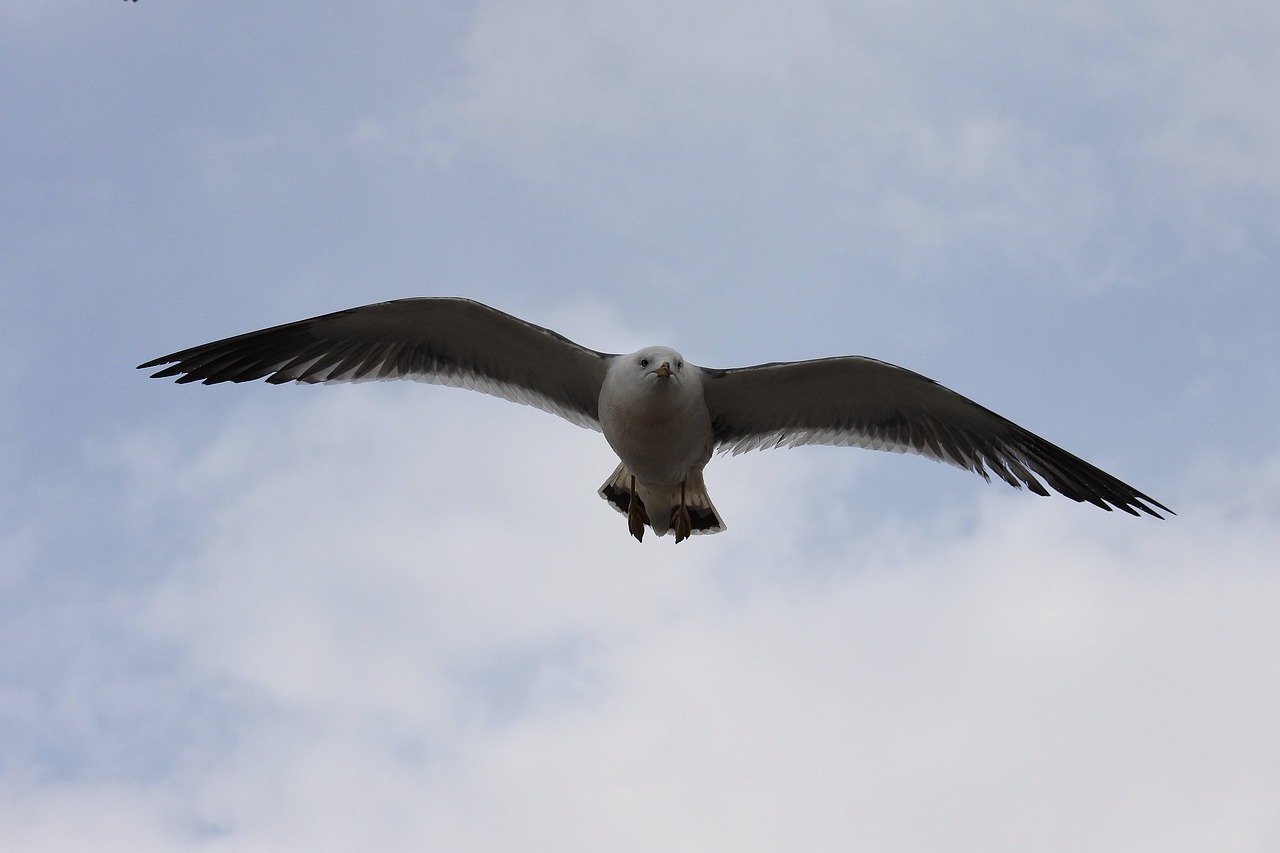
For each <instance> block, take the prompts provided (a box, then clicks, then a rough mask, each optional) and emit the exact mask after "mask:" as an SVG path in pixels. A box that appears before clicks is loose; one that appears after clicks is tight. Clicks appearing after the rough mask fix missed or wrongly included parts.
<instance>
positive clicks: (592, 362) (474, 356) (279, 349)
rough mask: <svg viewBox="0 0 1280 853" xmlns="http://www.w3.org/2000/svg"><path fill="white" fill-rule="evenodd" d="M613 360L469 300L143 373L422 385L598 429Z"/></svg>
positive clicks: (200, 351) (344, 316)
mask: <svg viewBox="0 0 1280 853" xmlns="http://www.w3.org/2000/svg"><path fill="white" fill-rule="evenodd" d="M611 358H613V356H612V355H609V354H607V353H600V352H596V351H594V350H590V349H587V348H586V347H582V346H579V345H578V344H575V343H574V342H573V341H571V340H569V339H568V338H566V337H564V336H562V335H559V334H556V333H555V332H553V331H551V330H550V329H544V328H542V327H541V326H535V325H534V324H532V323H526V322H525V321H524V320H521V319H519V318H517V317H513V316H511V315H510V314H504V313H503V312H501V311H498V310H496V309H494V308H490V307H489V306H487V305H483V304H481V303H479V302H473V301H471V300H469V299H399V300H395V301H393V302H380V303H377V304H375V305H365V306H363V307H360V308H351V309H349V310H347V311H338V312H336V313H334V314H325V315H324V316H321V317H313V318H311V319H309V320H300V321H298V322H296V323H287V324H285V325H283V326H275V327H273V328H270V329H263V330H262V331H258V332H249V333H248V334H244V335H237V336H236V337H234V338H227V339H225V340H221V341H214V342H213V343H209V344H203V345H201V346H198V347H192V348H191V349H185V350H182V351H181V352H175V353H173V354H172V355H166V356H163V357H161V358H157V359H153V360H152V361H148V362H147V363H145V364H141V365H139V368H140V369H147V368H152V367H160V366H162V365H169V366H168V367H165V368H164V369H163V370H160V371H158V372H156V373H153V374H152V376H153V377H166V376H177V377H179V378H178V380H177V381H178V382H180V383H182V382H203V383H204V384H206V385H212V384H215V383H218V382H249V381H252V380H255V379H266V381H267V382H272V383H282V382H307V383H313V382H361V381H367V380H373V379H416V380H418V381H421V382H430V383H433V384H437V385H455V386H459V387H462V388H470V389H472V390H474V391H481V392H483V393H485V394H492V395H493V396H495V397H503V398H505V399H507V400H512V401H514V402H517V403H526V404H528V405H531V406H536V407H538V408H540V409H543V410H545V411H548V412H551V413H552V414H556V415H560V416H561V417H563V418H566V419H568V420H570V421H572V422H574V423H576V424H579V425H581V426H586V427H591V428H592V429H599V428H600V426H599V408H598V407H599V397H600V386H601V384H602V383H603V382H604V374H605V369H606V365H607V363H608V361H609V359H611Z"/></svg>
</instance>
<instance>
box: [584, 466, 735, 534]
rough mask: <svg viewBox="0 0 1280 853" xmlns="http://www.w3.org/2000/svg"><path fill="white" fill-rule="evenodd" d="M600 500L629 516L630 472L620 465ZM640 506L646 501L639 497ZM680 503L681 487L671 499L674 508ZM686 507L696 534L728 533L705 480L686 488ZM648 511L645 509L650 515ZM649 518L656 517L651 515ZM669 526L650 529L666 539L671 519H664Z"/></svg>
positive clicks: (692, 480)
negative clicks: (723, 531)
mask: <svg viewBox="0 0 1280 853" xmlns="http://www.w3.org/2000/svg"><path fill="white" fill-rule="evenodd" d="M599 495H600V497H602V498H604V499H605V500H606V501H608V503H609V505H610V506H612V507H613V508H614V509H616V510H617V511H618V512H620V513H622V514H623V515H626V513H627V508H628V507H629V506H630V505H631V472H630V471H628V470H627V467H626V466H625V465H619V466H618V467H617V468H615V469H614V472H613V473H612V474H611V475H610V476H609V479H607V480H605V481H604V485H602V486H601V487H600V490H599ZM636 499H637V500H639V501H640V504H641V506H643V505H644V500H643V498H641V497H639V496H637V498H636ZM679 499H680V492H679V487H677V488H676V492H675V494H674V496H673V497H672V500H671V502H672V504H675V503H676V502H678V501H679ZM684 502H685V506H687V507H688V508H689V520H690V521H691V522H692V528H693V530H692V532H693V533H719V532H720V531H722V530H724V529H725V523H724V521H723V520H722V519H721V518H720V513H719V512H718V511H716V507H715V504H713V503H711V496H710V495H708V494H707V487H706V485H705V484H704V483H703V482H702V477H700V476H698V477H690V478H689V482H688V483H687V484H686V486H685V494H684ZM648 509H649V508H648V507H645V510H646V512H648ZM649 515H650V517H652V516H653V513H652V512H649ZM663 521H665V522H666V523H665V524H664V523H662V522H659V523H658V524H657V525H653V524H651V525H650V527H651V528H652V529H653V531H654V532H655V533H657V534H658V535H659V536H664V535H666V532H667V531H668V530H669V529H670V526H671V525H670V519H663Z"/></svg>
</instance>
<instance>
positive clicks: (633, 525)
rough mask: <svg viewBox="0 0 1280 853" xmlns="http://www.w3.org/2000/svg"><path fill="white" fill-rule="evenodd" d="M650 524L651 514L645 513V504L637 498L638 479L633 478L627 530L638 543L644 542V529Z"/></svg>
mask: <svg viewBox="0 0 1280 853" xmlns="http://www.w3.org/2000/svg"><path fill="white" fill-rule="evenodd" d="M648 523H649V514H648V513H646V512H645V511H644V504H643V503H641V502H640V499H639V498H638V497H636V478H635V475H632V477H631V500H630V502H629V503H628V504H627V529H628V530H630V531H631V535H632V536H634V537H636V541H637V542H643V541H644V528H645V525H646V524H648Z"/></svg>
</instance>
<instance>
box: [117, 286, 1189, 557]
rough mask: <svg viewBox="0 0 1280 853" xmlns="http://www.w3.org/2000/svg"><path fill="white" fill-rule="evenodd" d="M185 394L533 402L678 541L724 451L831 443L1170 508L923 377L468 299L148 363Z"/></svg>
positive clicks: (365, 313)
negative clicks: (612, 466) (705, 354)
mask: <svg viewBox="0 0 1280 853" xmlns="http://www.w3.org/2000/svg"><path fill="white" fill-rule="evenodd" d="M161 365H169V366H168V367H165V368H164V369H162V370H160V371H158V372H157V373H155V374H153V375H154V376H157V377H165V376H178V377H179V378H178V382H180V383H185V382H195V381H201V382H204V383H205V384H213V383H218V382H245V381H250V380H255V379H265V380H266V381H267V382H271V383H280V382H289V381H295V382H303V383H317V382H358V381H364V380H370V379H417V380H420V381H425V382H431V383H434V384H441V385H457V386H462V387H465V388H471V389H473V390H477V391H482V392H484V393H487V394H493V395H495V396H499V397H504V398H506V399H509V400H513V401H515V402H520V403H527V404H530V405H534V406H537V407H539V408H542V409H545V410H547V411H549V412H552V413H553V414H557V415H560V416H561V417H564V418H566V419H567V420H570V421H572V422H574V423H576V424H578V425H580V426H586V427H590V428H593V429H598V430H600V431H601V432H602V433H603V434H604V437H605V439H606V440H607V441H608V442H609V446H610V447H612V448H613V450H614V452H615V453H617V454H618V458H619V460H620V462H621V464H620V465H619V466H618V468H617V469H616V470H615V471H614V473H613V474H612V475H611V476H610V477H609V479H608V480H606V481H605V483H604V485H603V486H602V487H601V488H600V495H601V497H603V498H604V499H605V500H607V501H608V502H609V503H610V504H612V505H613V506H614V507H615V508H617V509H618V510H619V511H620V512H623V513H625V514H627V516H628V526H629V529H630V531H631V533H632V535H634V536H635V537H636V538H637V539H641V538H642V536H643V531H644V527H646V526H648V527H650V528H651V529H652V530H653V531H654V533H656V534H657V535H659V536H661V535H664V534H665V533H666V532H667V531H668V530H674V531H675V534H676V541H680V540H682V539H684V538H686V537H687V536H689V535H690V534H691V533H715V532H719V531H720V530H723V529H724V523H723V521H722V520H721V519H720V516H719V514H718V513H717V512H716V510H715V507H714V506H713V505H712V504H711V500H710V497H709V496H708V495H707V491H706V487H705V485H704V483H703V476H702V471H703V468H704V467H705V466H706V464H707V462H708V461H709V460H710V459H711V456H712V453H713V451H715V450H717V449H718V450H721V451H729V452H732V453H739V452H741V451H743V450H749V449H752V448H757V447H778V446H795V445H800V444H835V445H852V446H859V447H868V448H872V449H877V450H893V451H898V452H909V453H917V454H920V455H923V456H927V457H930V458H932V459H936V460H938V461H942V462H947V463H950V464H952V465H956V466H958V467H961V468H966V469H968V470H971V471H974V472H976V473H978V474H980V475H982V476H983V477H984V478H988V479H989V473H995V474H996V475H997V476H998V477H1000V478H1001V479H1002V480H1004V481H1005V482H1007V483H1009V484H1010V485H1012V486H1015V487H1022V486H1026V487H1027V488H1029V489H1031V490H1032V491H1034V492H1036V493H1037V494H1041V495H1047V494H1048V491H1047V490H1046V489H1045V487H1044V485H1042V484H1041V482H1040V480H1039V479H1037V476H1038V477H1039V478H1041V479H1043V480H1044V481H1045V482H1046V483H1048V485H1049V486H1050V487H1052V488H1053V489H1055V490H1057V491H1058V492H1060V493H1061V494H1064V495H1066V496H1067V497H1069V498H1072V499H1073V500H1076V501H1086V502H1089V503H1092V504H1094V505H1095V506H1099V507H1101V508H1103V509H1106V510H1110V509H1112V507H1116V508H1119V509H1122V510H1124V511H1125V512H1128V513H1130V514H1132V515H1137V514H1138V513H1139V512H1143V513H1147V514H1148V515H1152V516H1156V517H1157V518H1158V517H1160V515H1159V513H1158V512H1156V509H1157V508H1158V509H1161V510H1164V511H1166V512H1171V510H1169V509H1168V507H1165V506H1164V505H1163V504H1161V503H1159V502H1158V501H1156V500H1154V499H1152V498H1150V497H1148V496H1147V495H1144V494H1143V493H1141V492H1139V491H1137V490H1136V489H1134V488H1133V487H1132V486H1128V485H1126V484H1125V483H1122V482H1121V481H1119V480H1117V479H1116V478H1115V477H1112V476H1111V475H1110V474H1107V473H1106V472H1104V471H1102V470H1100V469H1098V468H1095V467H1094V466H1092V465H1090V464H1089V463H1087V462H1085V461H1084V460H1082V459H1080V458H1078V457H1076V456H1073V455H1072V454H1070V453H1068V452H1067V451H1065V450H1063V449H1062V448H1060V447H1057V446H1055V445H1053V444H1051V443H1049V442H1047V441H1045V440H1044V439H1042V438H1040V437H1039V436H1036V435H1034V434H1033V433H1030V432H1028V431H1027V430H1025V429H1023V428H1022V427H1019V426H1018V425H1017V424H1014V423H1013V422H1011V421H1009V420H1006V419H1005V418H1002V417H1001V416H999V415H997V414H995V413H994V412H992V411H990V410H988V409H985V408H983V407H982V406H980V405H978V404H977V403H974V402H973V401H972V400H969V399H967V398H965V397H962V396H960V395H959V394H957V393H955V392H954V391H951V390H949V389H947V388H944V387H943V386H941V385H939V384H937V383H936V382H934V381H932V380H930V379H927V378H925V377H923V376H921V375H919V374H917V373H912V372H911V371H909V370H905V369H903V368H901V367H896V366H894V365H891V364H886V363H885V362H881V361H876V360H874V359H869V358H863V357H859V356H845V357H840V358H828V359H818V360H814V361H799V362H782V363H773V364H762V365H758V366H755V367H744V368H735V369H730V370H713V369H708V368H702V367H698V366H696V365H693V364H689V363H687V362H685V361H684V359H683V357H681V355H680V354H679V353H678V352H676V351H675V350H672V349H669V348H666V347H647V348H645V349H642V350H639V351H638V352H635V353H631V354H629V355H614V354H609V353H601V352H596V351H594V350H590V349H587V348H585V347H582V346H579V345H578V344H575V343H573V342H572V341H570V340H568V339H567V338H565V337H563V336H561V335H559V334H557V333H555V332H552V331H550V330H549V329H544V328H542V327H540V326H535V325H533V324H532V323H527V322H525V321H523V320H520V319H518V318H516V317H512V316H511V315H509V314H504V313H503V312H501V311H498V310H496V309H494V308H490V307H488V306H487V305H482V304H480V303H478V302H473V301H470V300H466V299H448V298H424V299H402V300H396V301H393V302H382V303H377V304H375V305H366V306H363V307H360V308H352V309H350V310H348V311H339V312H337V313H334V314H326V315H323V316H321V317H314V318H312V319H309V320H301V321H298V322H296V323H289V324H286V325H283V326H276V327H273V328H270V329H264V330H262V331H258V332H250V333H248V334H245V335H239V336H236V337H233V338H227V339H225V340H221V341H215V342H213V343H209V344H204V345H202V346H198V347H193V348H191V349H187V350H183V351H181V352H177V353H173V354H172V355H168V356H164V357H161V358H158V359H155V360H153V361H149V362H147V363H145V364H142V365H140V367H142V368H151V367H158V366H161Z"/></svg>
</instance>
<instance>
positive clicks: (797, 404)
mask: <svg viewBox="0 0 1280 853" xmlns="http://www.w3.org/2000/svg"><path fill="white" fill-rule="evenodd" d="M702 371H703V388H704V392H705V396H706V402H707V409H708V411H709V412H710V414H711V421H712V428H713V430H714V432H715V438H716V444H717V445H718V448H719V449H720V450H721V451H729V452H732V453H741V452H742V451H745V450H751V449H753V448H758V447H782V446H785V447H794V446H796V445H801V444H834V445H846V446H855V447H866V448H870V449H873V450H889V451H894V452H898V453H915V454H919V455H921V456H927V457H929V458H931V459H936V460H938V461H940V462H947V463H950V464H952V465H955V466H958V467H960V468H965V469H967V470H970V471H974V472H976V473H978V474H981V475H982V476H983V477H984V478H986V479H990V476H989V473H988V472H994V473H995V474H996V475H997V476H998V477H1000V479H1002V480H1004V481H1005V482H1006V483H1008V484H1009V485H1011V486H1014V487H1016V488H1021V487H1022V486H1026V487H1027V488H1028V489H1030V490H1031V491H1033V492H1035V493H1037V494H1041V495H1046V494H1048V492H1047V491H1045V488H1044V486H1043V485H1042V484H1041V483H1040V481H1039V480H1038V479H1037V476H1038V477H1040V478H1042V479H1043V480H1044V481H1045V482H1046V483H1048V484H1049V486H1050V487H1052V488H1053V489H1055V490H1056V491H1058V492H1060V493H1062V494H1063V495H1066V496H1067V497H1069V498H1071V499H1073V500H1076V501H1088V502H1089V503H1091V504H1094V505H1095V506H1099V507H1102V508H1103V509H1106V510H1110V509H1111V508H1112V507H1113V506H1114V507H1117V508H1119V509H1122V510H1124V511H1125V512H1128V513H1130V514H1132V515H1137V514H1138V512H1139V511H1141V512H1145V513H1148V514H1149V515H1154V516H1156V517H1160V514H1159V513H1158V512H1156V508H1159V509H1161V510H1164V511H1166V512H1172V510H1170V509H1169V508H1168V507H1166V506H1164V505H1163V504H1161V503H1159V502H1158V501H1156V500H1154V499H1152V498H1150V497H1148V496H1147V495H1144V494H1143V493H1142V492H1139V491H1138V490H1137V489H1135V488H1133V487H1132V486H1129V485H1127V484H1125V483H1122V482H1121V481H1120V480H1118V479H1116V478H1115V477H1113V476H1111V475H1110V474H1108V473H1106V472H1105V471H1103V470H1101V469H1099V468H1096V467H1094V466H1093V465H1090V464H1089V463H1088V462H1085V461H1084V460H1083V459H1080V458H1079V457H1077V456H1073V455H1072V454H1070V453H1068V452H1067V451H1065V450H1063V449H1062V448H1060V447H1058V446H1056V445H1054V444H1051V443H1050V442H1048V441H1045V440H1044V439H1043V438H1040V437H1039V436H1038V435H1035V434H1033V433H1031V432H1028V431H1027V430H1025V429H1023V428H1022V427H1020V426H1018V425H1017V424H1015V423H1013V422H1012V421H1010V420H1007V419H1005V418H1003V417H1001V416H1000V415H997V414H996V413H995V412H993V411H991V410H990V409H986V408H984V407H982V406H980V405H978V404H977V403H975V402H973V401H972V400H970V399H968V398H966V397H962V396H961V395H959V394H957V393H956V392H954V391H952V390H950V389H948V388H945V387H943V386H942V385H939V384H938V383H937V382H934V381H933V380H932V379H929V378H927V377H924V376H921V375H920V374H918V373H913V372H911V371H910V370H906V369H904V368H901V367H896V366H894V365H892V364H887V363H885V362H883V361H876V360H875V359H870V358H860V357H857V356H850V357H845V358H828V359H819V360H815V361H798V362H785V363H776V364H762V365H758V366H756V367H744V368H738V369H733V370H712V369H708V368H702Z"/></svg>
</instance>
